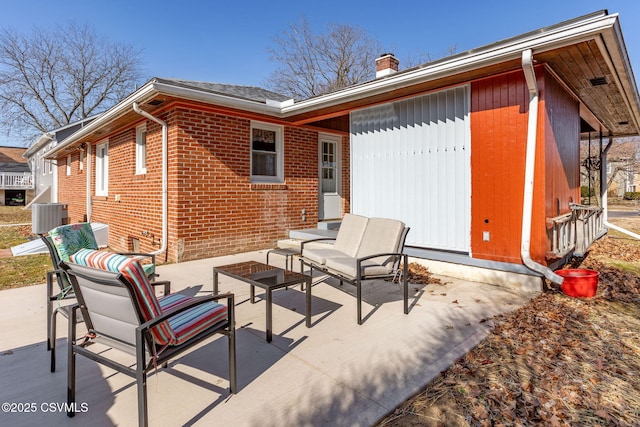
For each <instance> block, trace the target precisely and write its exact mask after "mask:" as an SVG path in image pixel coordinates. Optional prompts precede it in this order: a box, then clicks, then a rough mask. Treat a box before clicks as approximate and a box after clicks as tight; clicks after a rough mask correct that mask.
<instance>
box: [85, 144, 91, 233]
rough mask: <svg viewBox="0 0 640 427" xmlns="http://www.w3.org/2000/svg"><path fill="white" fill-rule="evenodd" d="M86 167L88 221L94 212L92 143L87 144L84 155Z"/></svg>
mask: <svg viewBox="0 0 640 427" xmlns="http://www.w3.org/2000/svg"><path fill="white" fill-rule="evenodd" d="M84 161H85V163H86V167H85V168H84V169H85V171H84V173H85V174H86V180H87V222H91V215H92V213H93V199H92V198H91V144H87V152H86V154H85V156H84Z"/></svg>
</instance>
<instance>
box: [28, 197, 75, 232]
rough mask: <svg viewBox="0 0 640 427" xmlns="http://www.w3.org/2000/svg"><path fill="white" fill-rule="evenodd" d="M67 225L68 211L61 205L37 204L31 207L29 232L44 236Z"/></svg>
mask: <svg viewBox="0 0 640 427" xmlns="http://www.w3.org/2000/svg"><path fill="white" fill-rule="evenodd" d="M68 223H69V210H68V208H67V205H65V204H63V203H37V204H34V205H32V206H31V231H32V232H33V234H46V233H48V232H49V230H51V229H53V228H56V227H59V226H61V225H65V224H68Z"/></svg>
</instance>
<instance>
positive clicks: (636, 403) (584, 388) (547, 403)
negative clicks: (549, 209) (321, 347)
mask: <svg viewBox="0 0 640 427" xmlns="http://www.w3.org/2000/svg"><path fill="white" fill-rule="evenodd" d="M618 254H620V259H622V260H628V262H629V263H636V264H637V263H638V262H640V246H636V245H633V244H631V243H629V242H628V241H625V240H620V239H617V240H616V239H611V238H604V239H602V240H601V241H600V242H598V243H597V244H596V245H595V246H594V247H593V248H592V250H591V251H590V254H589V256H588V257H587V258H586V259H583V260H580V261H581V263H580V262H577V263H575V264H574V265H572V267H580V268H592V269H595V270H597V271H599V272H600V273H601V275H600V281H599V287H598V294H597V295H596V297H594V298H592V299H589V300H580V299H574V298H569V297H567V296H565V295H563V294H562V293H560V292H559V291H557V290H554V289H551V290H549V291H548V292H545V293H543V294H541V295H540V296H539V297H538V298H536V299H534V300H533V301H532V302H531V303H530V304H529V305H527V306H526V307H522V308H521V309H519V310H517V311H514V312H512V313H509V314H506V315H502V316H498V317H496V318H494V319H493V320H494V324H495V326H494V329H493V331H492V333H491V334H490V335H489V336H488V337H487V339H485V340H484V341H483V342H482V343H481V344H480V345H479V346H478V347H476V348H475V349H474V350H473V351H471V352H470V353H468V354H467V355H466V356H465V357H463V358H461V359H460V360H458V361H457V362H456V363H454V364H453V365H452V366H451V367H450V368H449V369H447V370H446V371H444V372H442V373H441V374H440V375H439V376H438V377H437V378H436V379H435V380H434V381H433V382H432V383H431V384H430V385H429V386H428V387H427V389H426V390H425V391H424V392H423V393H421V394H420V395H418V396H417V397H415V398H414V399H412V400H411V401H409V402H407V403H405V404H404V405H403V406H401V407H400V408H398V409H397V410H396V412H395V413H394V414H393V415H391V416H390V417H388V418H387V419H385V420H383V422H382V424H383V425H394V426H411V425H423V426H440V425H447V426H449V425H473V426H490V425H491V426H493V425H516V426H526V425H540V424H542V425H550V426H567V425H576V426H578V425H611V426H640V278H639V277H638V275H637V274H635V273H633V272H632V271H628V270H626V269H625V270H622V269H619V268H614V267H611V266H606V265H605V264H604V261H603V258H601V257H602V256H608V257H609V256H612V255H613V256H616V257H617V256H618ZM412 280H413V279H412Z"/></svg>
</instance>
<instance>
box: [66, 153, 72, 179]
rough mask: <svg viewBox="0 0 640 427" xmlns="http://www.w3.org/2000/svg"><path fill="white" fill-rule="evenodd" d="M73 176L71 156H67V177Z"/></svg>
mask: <svg viewBox="0 0 640 427" xmlns="http://www.w3.org/2000/svg"><path fill="white" fill-rule="evenodd" d="M69 175H71V154H69V155H68V156H67V176H69Z"/></svg>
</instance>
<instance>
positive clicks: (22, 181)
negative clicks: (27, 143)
mask: <svg viewBox="0 0 640 427" xmlns="http://www.w3.org/2000/svg"><path fill="white" fill-rule="evenodd" d="M25 150H26V149H25V148H22V147H3V146H0V205H6V206H24V205H25V203H28V201H29V200H31V199H32V198H33V179H32V175H31V171H30V170H29V164H28V163H27V161H26V160H24V159H23V158H22V154H23V153H24V152H25Z"/></svg>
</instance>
